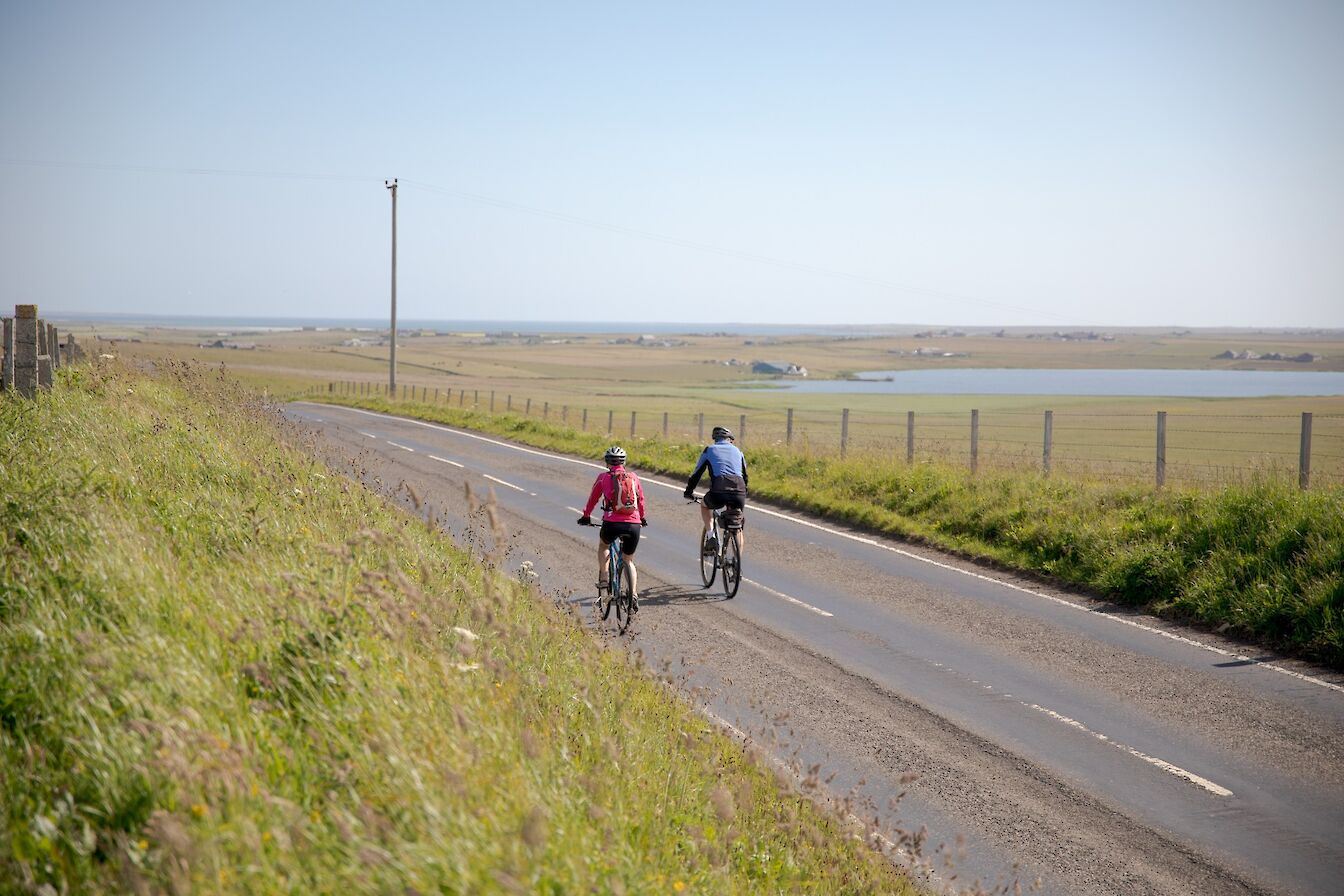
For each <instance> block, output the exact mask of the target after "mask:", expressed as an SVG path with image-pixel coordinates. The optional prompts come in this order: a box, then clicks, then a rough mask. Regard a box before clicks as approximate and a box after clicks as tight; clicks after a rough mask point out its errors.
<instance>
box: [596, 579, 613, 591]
mask: <svg viewBox="0 0 1344 896" xmlns="http://www.w3.org/2000/svg"><path fill="white" fill-rule="evenodd" d="M597 590H598V591H601V592H603V593H605V592H607V591H610V590H611V583H610V582H608V581H607V580H606V579H598V580H597Z"/></svg>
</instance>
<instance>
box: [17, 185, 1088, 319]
mask: <svg viewBox="0 0 1344 896" xmlns="http://www.w3.org/2000/svg"><path fill="white" fill-rule="evenodd" d="M0 164H4V165H26V166H31V167H39V168H73V169H80V170H87V171H129V172H135V173H142V174H189V175H197V176H208V177H252V178H277V179H283V180H329V181H357V182H361V181H377V180H382V178H374V177H365V176H361V175H349V174H307V173H301V172H286V171H248V170H242V169H231V168H186V167H174V166H151V165H115V164H100V163H88V162H50V161H42V160H38V159H0ZM406 183H407V184H408V185H412V186H416V187H419V188H420V189H422V190H425V191H426V192H429V193H438V194H440V195H444V196H451V197H454V198H456V199H462V200H465V201H468V202H474V203H477V204H479V205H488V206H492V207H494V208H501V209H505V210H507V211H513V212H520V213H523V214H528V215H533V216H535V217H540V218H546V219H549V220H552V221H558V222H560V223H563V224H572V225H576V226H580V227H587V228H590V229H593V230H601V231H604V232H607V233H615V234H618V235H620V236H625V237H630V238H632V239H643V240H648V241H651V242H657V243H663V244H664V245H668V246H676V247H678V248H681V249H691V250H693V251H696V252H705V253H709V254H711V255H718V256H721V257H724V258H735V259H738V260H741V261H750V262H754V263H757V264H766V265H771V266H773V267H778V268H784V269H786V270H793V271H801V272H803V273H808V274H815V275H818V276H822V277H830V278H832V279H836V280H846V281H849V282H851V283H861V284H864V285H867V286H876V287H878V288H880V289H886V290H891V291H893V292H901V293H906V294H909V295H914V296H922V297H925V298H931V299H942V300H945V301H953V302H964V303H969V304H974V305H982V306H984V307H986V308H994V309H996V310H1000V311H1016V312H1019V313H1022V314H1030V315H1034V316H1036V317H1041V318H1048V319H1052V320H1057V321H1062V322H1067V321H1069V320H1070V318H1067V317H1064V316H1063V315H1060V314H1054V313H1052V312H1049V311H1042V310H1040V309H1039V308H1030V307H1027V306H1025V305H1014V304H1011V303H1009V302H1000V301H996V300H993V299H985V298H980V297H978V296H969V295H965V294H963V293H954V292H945V291H942V290H936V289H928V288H925V287H919V286H910V285H907V284H902V283H895V282H893V281H890V280H883V279H881V278H878V277H870V276H868V275H866V274H855V273H853V272H851V271H841V270H836V269H834V268H825V267H820V266H818V265H811V264H804V263H802V262H797V261H788V260H786V259H782V258H774V257H771V256H769V255H759V254H756V253H753V252H743V251H741V250H738V249H729V248H726V247H723V246H715V245H712V244H709V243H701V242H697V241H695V240H688V239H683V238H681V237H675V236H668V235H667V234H661V233H656V232H654V231H650V230H641V229H639V228H635V227H625V226H623V225H619V224H609V223H606V222H604V221H595V220H592V219H590V218H581V217H578V216H577V215H570V214H566V213H564V212H557V211H551V210H549V209H543V208H536V207H534V206H530V205H524V204H522V203H519V202H512V201H510V200H507V199H499V198H496V197H494V196H485V195H483V194H480V193H470V192H467V191H464V190H454V189H451V188H449V187H441V186H438V185H436V184H431V183H426V182H424V181H416V180H408V181H406Z"/></svg>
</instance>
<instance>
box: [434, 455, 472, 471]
mask: <svg viewBox="0 0 1344 896" xmlns="http://www.w3.org/2000/svg"><path fill="white" fill-rule="evenodd" d="M426 456H427V457H428V458H429V459H430V460H436V461H438V462H439V463H441V464H452V465H453V466H455V467H459V468H461V467H463V466H464V465H463V464H460V463H458V462H457V461H455V460H449V459H448V458H446V457H439V456H438V455H437V454H429V455H426Z"/></svg>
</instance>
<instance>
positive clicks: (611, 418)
mask: <svg viewBox="0 0 1344 896" xmlns="http://www.w3.org/2000/svg"><path fill="white" fill-rule="evenodd" d="M615 419H616V412H615V411H610V410H609V411H607V435H611V433H612V430H614V429H615V427H614V426H613V425H612V421H614V420H615Z"/></svg>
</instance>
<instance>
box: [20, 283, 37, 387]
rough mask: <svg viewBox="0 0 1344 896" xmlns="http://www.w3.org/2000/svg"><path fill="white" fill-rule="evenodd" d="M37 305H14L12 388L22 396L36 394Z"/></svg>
mask: <svg viewBox="0 0 1344 896" xmlns="http://www.w3.org/2000/svg"><path fill="white" fill-rule="evenodd" d="M37 330H38V325H37V306H36V305H15V306H14V388H15V389H16V390H17V391H18V393H19V394H20V395H22V396H23V397H24V398H33V397H34V396H36V395H37V346H38V342H37Z"/></svg>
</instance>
